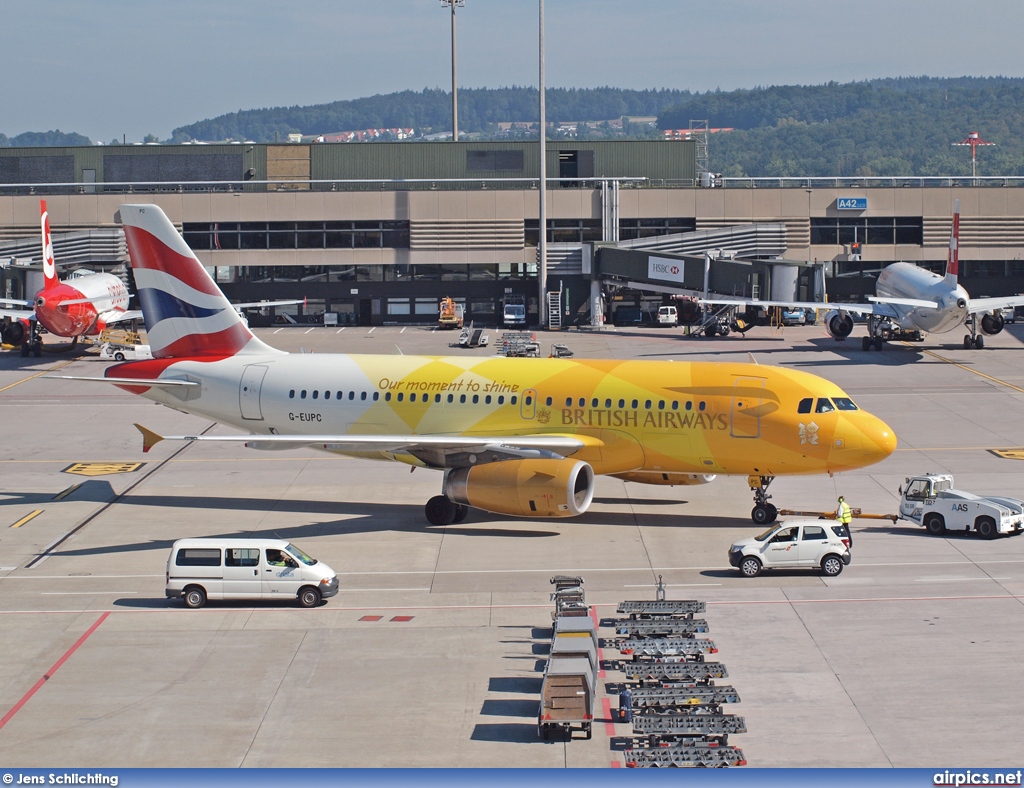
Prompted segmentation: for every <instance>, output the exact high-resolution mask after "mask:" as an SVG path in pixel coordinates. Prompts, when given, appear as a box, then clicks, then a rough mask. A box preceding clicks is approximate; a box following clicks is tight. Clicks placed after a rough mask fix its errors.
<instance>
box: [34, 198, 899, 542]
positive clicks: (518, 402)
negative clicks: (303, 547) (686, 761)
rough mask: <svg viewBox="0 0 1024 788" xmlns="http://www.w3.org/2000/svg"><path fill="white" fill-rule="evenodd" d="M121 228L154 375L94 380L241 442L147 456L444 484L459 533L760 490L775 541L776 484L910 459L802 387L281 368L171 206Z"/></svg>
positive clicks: (593, 375)
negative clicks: (472, 527) (625, 485)
mask: <svg viewBox="0 0 1024 788" xmlns="http://www.w3.org/2000/svg"><path fill="white" fill-rule="evenodd" d="M119 214H120V218H121V222H122V223H123V225H124V229H125V237H126V239H127V242H128V249H129V252H130V255H131V261H132V269H133V272H134V276H135V282H136V284H137V285H138V290H139V300H140V302H141V304H142V312H143V315H144V316H145V320H146V330H147V332H148V336H149V344H150V348H151V350H152V353H153V356H154V358H153V359H151V360H143V361H134V362H127V363H124V364H119V365H117V366H114V367H111V368H109V369H108V370H107V371H106V377H105V378H92V379H91V380H103V381H106V382H108V383H113V384H115V385H117V386H119V387H121V388H123V389H125V390H126V391H130V392H133V393H135V394H138V395H139V396H142V397H145V398H147V399H151V400H153V401H155V402H158V403H160V404H162V405H166V406H167V407H170V408H174V409H175V410H178V411H183V412H185V413H191V414H195V415H197V416H202V417H204V418H207V419H213V420H215V421H218V422H221V423H223V424H227V425H230V426H232V427H235V428H236V429H238V430H240V431H242V433H244V434H241V435H221V436H206V435H179V436H173V437H172V436H166V437H165V436H161V435H157V434H156V433H154V432H152V431H150V430H148V429H146V428H144V427H140V426H139V425H136V426H137V427H138V428H139V430H140V431H141V432H142V434H143V448H144V450H145V451H149V450H150V449H151V448H152V447H153V446H155V445H156V444H157V443H159V442H160V441H162V440H165V439H170V440H185V441H234V442H239V443H244V444H245V445H246V446H248V447H250V448H253V449H263V450H271V449H290V448H302V447H310V448H315V449H319V450H321V451H326V452H333V453H337V454H343V455H348V456H352V457H359V458H364V459H374V460H391V461H397V462H402V463H406V464H408V465H411V466H421V467H425V468H431V469H434V470H437V471H439V472H440V484H439V488H440V492H439V494H438V495H436V496H434V497H432V498H431V499H430V500H429V501H428V502H427V504H426V509H425V514H426V517H427V520H429V521H430V522H431V523H433V524H435V525H447V524H449V523H453V522H459V521H461V520H462V519H463V518H465V516H466V514H467V512H468V507H477V508H479V509H483V510H486V511H489V512H495V513H498V514H506V515H516V516H523V517H531V518H547V517H572V516H574V515H579V514H582V513H583V512H585V511H586V510H587V507H588V506H589V505H590V503H591V501H592V500H593V496H594V478H595V475H596V474H607V475H610V476H614V477H616V478H619V479H623V480H626V481H632V482H640V483H644V484H659V485H686V484H703V483H706V482H710V481H711V480H713V479H714V478H715V476H716V475H719V474H732V475H738V476H743V477H747V482H748V484H749V486H750V488H751V490H752V491H753V493H754V501H755V506H754V509H753V511H752V512H751V518H752V519H753V520H754V521H755V522H758V523H767V522H771V521H772V520H774V519H775V518H776V516H777V510H776V508H775V507H774V506H773V505H771V504H770V503H768V498H769V496H768V495H767V494H766V490H767V488H768V485H769V484H770V483H771V481H772V480H773V479H774V478H775V477H776V476H778V475H789V474H826V473H828V474H831V473H835V472H839V471H845V470H851V469H854V468H863V467H865V466H867V465H872V464H873V463H876V462H879V461H880V460H883V459H885V458H886V457H888V456H889V455H890V454H891V453H892V452H893V450H894V449H895V448H896V436H895V435H894V434H893V431H892V430H891V429H890V428H889V427H888V426H887V425H886V424H885V423H883V422H882V421H881V420H880V419H878V418H876V417H875V416H873V415H871V414H870V413H868V412H866V411H864V410H861V409H860V408H858V407H857V405H856V404H855V403H854V402H853V400H852V399H851V398H850V397H849V396H848V395H847V394H846V393H845V392H843V390H842V389H840V388H839V387H838V386H836V385H835V384H834V383H831V382H829V381H827V380H824V379H823V378H819V377H816V376H815V375H811V374H808V373H806V372H801V371H798V370H792V369H783V368H779V367H771V366H766V365H757V364H738V363H709V362H687V361H674V362H668V361H623V360H616V359H606V360H575V359H556V358H550V359H533V358H503V357H492V358H481V357H474V358H466V357H464V356H458V357H457V356H385V355H348V354H319V353H318V354H315V355H314V354H289V353H284V352H282V351H280V350H275V349H274V348H272V347H269V346H268V345H266V344H264V343H263V342H261V341H260V340H259V339H258V338H256V337H255V336H254V335H253V334H252V332H251V331H250V330H249V329H248V327H247V326H246V325H245V324H244V323H243V322H242V320H241V319H240V318H239V316H238V314H237V313H236V312H235V310H234V309H233V308H232V307H231V304H230V303H229V302H228V300H227V299H226V298H225V297H224V295H223V294H222V293H221V291H220V290H219V289H218V287H217V285H216V284H215V283H214V282H213V280H212V279H211V278H210V276H209V274H208V273H207V272H206V270H205V269H204V268H203V266H202V265H201V264H200V262H199V260H198V259H197V258H196V256H195V255H194V254H193V253H192V250H191V249H189V247H188V245H187V244H186V243H185V241H184V239H183V238H182V237H181V235H179V234H178V232H177V231H176V230H175V229H174V226H173V225H172V224H171V222H170V221H169V220H168V219H167V217H166V216H165V215H164V213H163V211H162V210H161V209H160V208H159V207H158V206H156V205H122V206H121V207H120V211H119ZM54 377H57V376H54ZM77 379H82V378H77Z"/></svg>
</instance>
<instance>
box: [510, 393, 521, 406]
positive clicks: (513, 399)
mask: <svg viewBox="0 0 1024 788" xmlns="http://www.w3.org/2000/svg"><path fill="white" fill-rule="evenodd" d="M518 399H519V398H518V397H516V395H515V394H513V395H512V396H511V397H510V398H509V402H511V403H512V404H513V405H515V404H516V402H517V401H518Z"/></svg>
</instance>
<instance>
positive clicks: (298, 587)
mask: <svg viewBox="0 0 1024 788" xmlns="http://www.w3.org/2000/svg"><path fill="white" fill-rule="evenodd" d="M337 593H338V576H337V575H336V574H334V570H333V569H331V568H330V567H329V566H327V564H324V563H321V562H320V561H317V560H316V559H315V558H310V557H309V556H308V555H306V554H305V553H304V552H302V551H301V550H300V549H299V548H297V547H296V546H295V545H293V544H289V543H288V542H286V541H284V540H283V539H214V538H208V539H179V540H178V541H177V542H175V543H174V544H173V545H172V546H171V554H170V556H168V558H167V588H166V589H165V591H164V595H165V596H167V597H168V598H169V599H177V598H178V597H184V599H185V604H186V605H187V606H188V607H202V606H203V605H205V604H206V600H207V599H296V600H298V603H299V604H300V605H301V606H302V607H316V606H317V605H319V604H320V600H321V599H327V598H328V597H332V596H334V595H335V594H337Z"/></svg>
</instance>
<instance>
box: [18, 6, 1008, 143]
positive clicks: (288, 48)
mask: <svg viewBox="0 0 1024 788" xmlns="http://www.w3.org/2000/svg"><path fill="white" fill-rule="evenodd" d="M545 13H546V21H545V25H546V38H547V48H546V49H547V77H546V79H547V85H548V87H596V86H601V85H610V86H613V87H623V88H680V89H689V90H695V91H696V90H700V91H705V90H710V89H714V88H721V89H723V90H731V89H734V88H740V87H755V86H767V85H781V84H819V83H822V82H827V81H829V80H836V81H838V82H849V81H853V80H861V79H869V78H873V77H889V76H920V75H928V76H962V75H970V76H995V75H1004V76H1024V58H1021V56H1020V54H1019V46H1020V37H1021V34H1022V33H1024V2H1022V1H1021V0H973V2H964V1H963V0H960V1H959V2H954V0H700V2H693V1H692V0H638V1H636V2H629V1H628V0H614V1H613V0H545ZM0 19H2V20H3V22H2V24H3V27H4V30H5V35H4V36H3V50H2V51H3V59H2V61H0V62H2V66H0V68H2V71H0V132H3V133H5V134H7V135H8V136H13V135H15V134H19V133H21V132H23V131H47V130H50V129H58V128H59V129H60V130H61V131H66V132H67V131H77V132H79V133H81V134H85V135H87V136H89V137H90V138H92V139H93V140H94V141H102V142H109V141H110V140H111V139H112V138H114V137H117V138H119V139H120V138H121V136H122V135H127V138H128V140H129V141H132V140H140V139H141V138H142V137H143V136H144V135H146V134H148V133H152V134H155V135H157V136H158V137H160V138H165V137H168V136H170V133H171V130H172V129H173V128H175V127H177V126H183V125H186V124H188V123H192V122H194V121H197V120H202V119H204V118H211V117H214V116H217V115H221V114H224V113H226V112H232V111H235V110H238V109H252V108H258V107H270V106H280V105H295V104H320V103H326V102H330V101H336V100H338V99H351V98H359V97H362V96H371V95H374V94H378V93H390V92H392V91H397V90H404V89H413V90H421V89H422V88H425V87H431V88H433V87H441V88H445V89H450V88H451V40H450V20H451V16H450V12H449V11H447V10H446V9H444V8H442V6H441V3H440V1H439V0H320V2H315V1H313V0H305V1H304V2H288V1H287V0H274V1H273V2H271V1H270V0H248V2H231V3H229V2H224V0H202V1H200V0H160V1H159V2H157V1H156V0H130V2H129V1H127V0H0ZM537 22H538V0H466V5H465V7H464V8H461V9H459V10H458V12H457V24H458V45H459V46H458V73H459V84H460V86H463V87H505V86H510V85H536V84H537V69H538V67H537V54H538V46H537ZM334 130H335V129H324V131H334Z"/></svg>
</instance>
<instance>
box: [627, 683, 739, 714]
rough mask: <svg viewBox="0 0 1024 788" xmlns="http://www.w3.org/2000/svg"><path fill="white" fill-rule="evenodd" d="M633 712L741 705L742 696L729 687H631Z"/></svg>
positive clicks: (670, 685) (666, 685)
mask: <svg viewBox="0 0 1024 788" xmlns="http://www.w3.org/2000/svg"><path fill="white" fill-rule="evenodd" d="M630 693H631V694H632V696H633V701H632V706H633V711H634V712H636V711H639V710H641V709H663V708H669V707H672V706H681V707H682V706H685V707H693V706H714V707H721V706H722V705H724V704H726V703H739V702H740V696H739V693H738V692H736V690H735V689H733V688H732V687H730V686H728V685H723V686H715V685H705V684H687V685H683V684H665V685H663V686H647V687H631V688H630Z"/></svg>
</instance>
